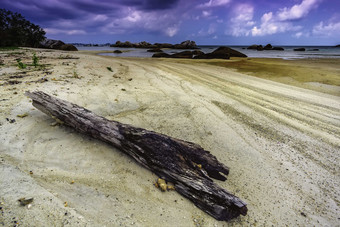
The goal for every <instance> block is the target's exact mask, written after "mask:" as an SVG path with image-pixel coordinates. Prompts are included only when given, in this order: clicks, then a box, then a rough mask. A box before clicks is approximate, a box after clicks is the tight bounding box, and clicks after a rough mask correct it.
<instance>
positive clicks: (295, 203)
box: [0, 49, 340, 226]
mask: <svg viewBox="0 0 340 227" xmlns="http://www.w3.org/2000/svg"><path fill="white" fill-rule="evenodd" d="M33 52H36V54H37V56H38V57H39V59H40V62H39V63H40V64H41V65H43V67H37V68H34V66H28V67H27V68H26V69H19V68H18V67H17V63H16V60H15V59H17V58H21V59H22V62H23V63H26V64H31V63H32V55H33ZM0 56H1V60H2V61H3V65H0V144H1V146H0V202H1V205H0V207H1V210H0V226H13V225H14V226H15V225H16V224H17V223H19V224H18V226H339V222H340V176H339V173H340V160H339V157H340V155H339V151H340V67H339V64H340V59H317V60H315V59H302V60H283V59H254V58H252V59H236V58H235V59H231V60H227V61H226V60H210V61H208V60H192V59H180V60H179V59H153V58H115V57H108V56H98V55H97V53H96V52H89V51H78V52H62V51H54V50H43V49H20V50H13V51H1V52H0ZM108 67H109V68H108ZM110 69H111V70H110ZM28 90H29V91H35V90H41V91H44V92H46V93H48V94H51V95H54V96H57V97H58V98H61V99H65V100H67V101H70V102H73V103H76V104H78V105H80V106H83V107H85V108H87V109H89V110H91V111H93V112H94V113H96V114H98V115H101V116H104V117H106V118H108V119H111V120H116V121H119V122H122V123H127V124H131V125H133V126H137V127H142V128H146V129H148V130H153V131H156V132H159V133H163V134H166V135H169V136H172V137H175V138H180V139H183V140H187V141H191V142H194V143H197V144H199V145H201V146H202V147H203V148H204V149H206V150H209V151H211V153H212V154H213V155H215V156H216V157H217V158H218V160H220V161H221V162H222V163H224V164H225V165H227V166H228V167H230V174H229V177H228V180H227V181H225V182H221V181H215V182H216V183H217V184H219V185H220V186H221V187H223V188H225V189H226V190H228V191H229V192H231V193H233V194H235V195H236V196H238V197H240V198H241V199H243V200H244V201H245V202H247V204H248V214H247V215H246V216H241V217H239V218H237V219H234V220H232V221H231V222H219V221H216V220H215V219H214V218H212V217H211V216H209V215H208V214H206V213H204V212H203V211H201V210H200V209H199V208H197V207H196V206H195V205H194V204H192V203H191V202H190V201H189V200H187V199H185V198H183V197H182V196H181V195H179V194H178V193H176V191H170V192H161V191H160V190H159V189H157V188H156V187H155V186H154V182H155V181H156V180H157V178H158V177H157V176H156V175H155V174H153V173H152V172H150V171H148V170H146V169H145V168H143V167H142V166H140V165H138V164H137V163H136V162H135V161H134V160H133V159H131V158H130V157H128V156H126V155H125V154H123V153H122V152H120V151H119V150H117V149H115V148H114V147H112V146H109V145H107V144H105V143H103V142H100V141H98V140H95V139H92V138H89V137H87V136H85V135H82V134H79V133H77V132H75V131H74V130H73V129H71V128H68V127H66V126H63V125H58V124H57V125H56V124H55V121H54V120H53V119H52V118H50V117H49V116H47V115H45V114H43V113H42V112H40V111H39V110H37V109H35V108H34V107H33V106H32V103H31V101H30V99H29V98H27V97H26V96H24V92H25V91H28ZM22 197H25V198H32V197H33V198H34V200H33V202H32V203H31V204H30V205H26V206H21V205H20V204H19V202H18V201H17V200H18V199H20V198H22Z"/></svg>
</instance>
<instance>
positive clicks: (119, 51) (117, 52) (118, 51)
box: [113, 50, 123, 54]
mask: <svg viewBox="0 0 340 227" xmlns="http://www.w3.org/2000/svg"><path fill="white" fill-rule="evenodd" d="M113 53H114V54H121V53H123V52H122V51H121V50H115V51H113Z"/></svg>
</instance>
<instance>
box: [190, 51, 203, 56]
mask: <svg viewBox="0 0 340 227" xmlns="http://www.w3.org/2000/svg"><path fill="white" fill-rule="evenodd" d="M192 54H193V55H194V56H197V55H202V54H204V52H202V51H200V50H194V51H192Z"/></svg>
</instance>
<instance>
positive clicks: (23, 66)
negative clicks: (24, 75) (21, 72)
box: [17, 59, 27, 69]
mask: <svg viewBox="0 0 340 227" xmlns="http://www.w3.org/2000/svg"><path fill="white" fill-rule="evenodd" d="M17 62H18V67H19V69H26V67H27V65H26V64H24V63H22V62H21V59H17Z"/></svg>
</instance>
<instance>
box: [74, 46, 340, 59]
mask: <svg viewBox="0 0 340 227" xmlns="http://www.w3.org/2000/svg"><path fill="white" fill-rule="evenodd" d="M218 47H219V46H199V48H201V51H203V52H204V53H209V52H212V51H214V50H215V49H216V48H218ZM229 47H231V48H233V49H235V50H237V51H240V52H242V53H244V54H246V55H247V56H248V57H251V58H283V59H297V58H340V48H339V47H338V48H336V47H331V46H281V47H283V48H284V49H285V50H284V51H275V50H264V51H257V50H247V49H246V48H247V46H229ZM300 47H303V48H305V49H306V51H294V49H295V48H300ZM77 48H78V50H93V51H99V50H103V51H112V52H113V51H114V50H121V51H124V52H123V53H121V54H115V53H102V54H100V55H109V56H115V57H151V56H152V55H153V54H154V53H152V52H147V50H148V49H144V48H117V47H109V46H103V47H88V46H77ZM315 49H318V51H316V50H315ZM163 51H164V52H165V53H168V54H172V53H177V52H181V51H184V50H174V49H165V50H164V49H163Z"/></svg>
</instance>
